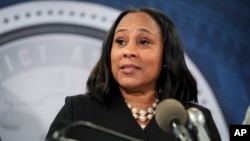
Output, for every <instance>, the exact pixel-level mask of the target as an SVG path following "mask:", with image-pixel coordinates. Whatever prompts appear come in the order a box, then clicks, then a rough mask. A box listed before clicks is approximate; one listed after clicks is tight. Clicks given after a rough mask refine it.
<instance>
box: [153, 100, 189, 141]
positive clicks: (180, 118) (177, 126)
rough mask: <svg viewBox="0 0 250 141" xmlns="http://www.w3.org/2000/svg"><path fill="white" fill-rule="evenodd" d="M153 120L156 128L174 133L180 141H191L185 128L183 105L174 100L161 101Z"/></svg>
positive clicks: (185, 118) (185, 119)
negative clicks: (156, 125)
mask: <svg viewBox="0 0 250 141" xmlns="http://www.w3.org/2000/svg"><path fill="white" fill-rule="evenodd" d="M155 119H156V123H157V124H158V126H159V127H160V128H161V129H162V130H163V131H165V132H167V133H170V132H174V134H175V136H176V138H177V139H180V140H181V141H192V138H191V136H190V133H189V132H188V130H187V129H186V128H185V126H183V125H185V124H186V122H187V113H186V110H185V108H184V107H183V105H182V104H181V103H180V102H178V101H177V100H174V99H166V100H163V101H162V102H161V103H159V105H158V106H157V108H156V113H155Z"/></svg>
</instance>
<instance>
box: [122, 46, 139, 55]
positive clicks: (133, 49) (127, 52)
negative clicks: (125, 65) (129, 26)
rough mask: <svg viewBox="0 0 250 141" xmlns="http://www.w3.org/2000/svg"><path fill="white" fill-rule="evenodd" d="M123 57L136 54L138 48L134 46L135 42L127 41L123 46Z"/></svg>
mask: <svg viewBox="0 0 250 141" xmlns="http://www.w3.org/2000/svg"><path fill="white" fill-rule="evenodd" d="M123 56H124V57H128V58H130V57H137V56H138V49H137V47H136V44H133V43H129V44H127V46H126V47H125V48H124V54H123Z"/></svg>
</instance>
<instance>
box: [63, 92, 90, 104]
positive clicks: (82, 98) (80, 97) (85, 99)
mask: <svg viewBox="0 0 250 141" xmlns="http://www.w3.org/2000/svg"><path fill="white" fill-rule="evenodd" d="M94 101H95V100H94V98H93V97H91V96H90V95H88V94H76V95H71V96H67V97H66V98H65V103H71V104H73V105H75V104H77V105H79V104H80V105H88V104H91V103H93V102H94Z"/></svg>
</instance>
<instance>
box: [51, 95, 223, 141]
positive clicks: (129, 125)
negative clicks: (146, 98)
mask: <svg viewBox="0 0 250 141" xmlns="http://www.w3.org/2000/svg"><path fill="white" fill-rule="evenodd" d="M191 106H196V107H198V108H199V109H200V110H202V111H203V113H204V115H205V117H206V124H207V128H208V130H209V136H210V137H211V140H212V141H220V140H221V139H220V135H219V133H218V130H217V128H216V126H215V123H214V121H213V119H212V116H211V113H210V111H209V110H208V109H206V108H204V107H202V106H198V105H191ZM186 108H188V107H186ZM75 121H89V122H92V123H94V124H96V125H99V126H102V127H105V128H108V129H111V130H114V131H117V132H120V133H123V134H126V135H128V136H131V137H134V138H137V139H141V140H143V141H176V138H175V136H174V134H172V133H166V132H164V131H162V130H161V129H160V128H159V127H158V125H157V123H156V121H155V118H154V117H153V118H152V119H151V121H150V122H149V124H148V125H147V127H146V128H145V129H144V130H142V129H141V127H140V126H139V124H138V123H137V121H136V120H135V119H134V117H133V116H132V114H131V111H130V110H129V108H128V107H127V105H126V103H125V101H124V99H123V97H122V95H121V93H119V92H118V93H117V94H116V95H114V96H113V97H112V99H111V100H110V104H109V105H108V106H104V105H103V104H101V103H100V102H99V101H98V100H96V99H94V98H91V97H90V96H88V95H84V94H81V95H75V96H68V97H66V100H65V105H64V106H63V107H62V109H61V110H60V112H59V113H58V114H57V116H56V118H55V119H54V121H53V122H52V124H51V126H50V129H49V131H48V134H47V137H46V139H48V138H49V137H51V135H52V134H53V133H54V132H55V131H57V130H59V129H62V128H64V127H65V126H67V125H69V124H71V123H73V122H75ZM67 137H68V138H72V139H77V140H80V141H123V140H124V139H122V138H119V137H115V136H112V135H109V134H107V133H101V132H99V131H96V130H93V129H90V128H87V127H83V126H78V127H75V128H72V129H71V130H70V131H69V132H67Z"/></svg>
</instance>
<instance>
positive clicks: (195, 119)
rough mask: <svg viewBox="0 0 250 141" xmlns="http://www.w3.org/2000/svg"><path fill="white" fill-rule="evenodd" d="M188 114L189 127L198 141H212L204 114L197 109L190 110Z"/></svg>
mask: <svg viewBox="0 0 250 141" xmlns="http://www.w3.org/2000/svg"><path fill="white" fill-rule="evenodd" d="M187 113H188V117H189V124H190V125H189V126H190V128H192V129H193V130H194V131H195V135H196V137H197V139H198V140H199V141H211V139H210V138H209V136H208V134H207V131H206V129H205V127H204V126H205V122H206V119H205V116H204V115H203V113H202V112H201V111H200V110H199V109H197V108H195V107H191V108H189V109H188V110H187Z"/></svg>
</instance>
